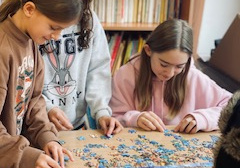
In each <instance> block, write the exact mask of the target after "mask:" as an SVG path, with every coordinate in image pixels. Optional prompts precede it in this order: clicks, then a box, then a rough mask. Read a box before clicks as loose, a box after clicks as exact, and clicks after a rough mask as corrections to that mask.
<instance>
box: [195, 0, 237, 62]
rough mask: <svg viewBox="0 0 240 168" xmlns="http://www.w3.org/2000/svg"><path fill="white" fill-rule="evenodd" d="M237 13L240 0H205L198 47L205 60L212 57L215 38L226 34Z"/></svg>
mask: <svg viewBox="0 0 240 168" xmlns="http://www.w3.org/2000/svg"><path fill="white" fill-rule="evenodd" d="M237 13H240V0H205V3H204V9H203V17H202V25H201V28H200V33H199V41H198V49H197V53H198V55H199V56H200V57H201V58H202V59H203V60H204V61H207V60H209V59H210V52H211V49H213V48H215V46H214V40H215V39H220V38H222V37H223V36H224V34H225V32H226V31H227V29H228V27H229V26H230V25H231V23H232V21H233V20H234V18H235V16H236V15H237Z"/></svg>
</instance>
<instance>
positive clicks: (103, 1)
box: [93, 0, 204, 74]
mask: <svg viewBox="0 0 240 168" xmlns="http://www.w3.org/2000/svg"><path fill="white" fill-rule="evenodd" d="M203 7H204V0H201V1H199V0H94V1H93V10H94V11H95V12H96V14H97V15H98V17H99V20H100V21H101V24H102V26H103V28H104V30H105V32H106V35H107V38H108V42H109V49H110V54H111V56H112V61H111V68H112V74H114V72H115V71H116V70H117V69H118V68H119V67H120V66H121V65H123V64H124V63H126V60H128V58H129V57H130V56H131V55H134V54H136V53H138V52H141V47H142V45H143V44H144V39H145V38H146V37H147V35H148V34H149V33H150V32H151V31H152V30H154V29H155V28H156V27H157V26H158V25H159V24H160V23H161V22H163V21H165V20H167V19H170V18H180V19H183V20H186V21H187V22H188V23H189V24H190V26H192V28H193V30H194V50H193V56H194V58H195V59H196V58H197V54H196V51H197V45H198V36H199V31H200V27H201V19H202V12H203ZM119 40H121V41H119ZM130 43H132V44H130ZM116 45H118V46H116ZM123 45H124V46H123ZM129 47H130V49H129ZM134 47H135V49H134ZM129 50H132V51H131V52H130V51H129ZM115 61H116V62H115ZM114 64H115V65H114Z"/></svg>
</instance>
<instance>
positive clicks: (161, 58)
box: [145, 49, 189, 81]
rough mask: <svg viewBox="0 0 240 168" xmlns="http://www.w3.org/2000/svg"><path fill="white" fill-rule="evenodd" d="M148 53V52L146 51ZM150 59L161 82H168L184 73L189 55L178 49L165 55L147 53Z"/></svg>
mask: <svg viewBox="0 0 240 168" xmlns="http://www.w3.org/2000/svg"><path fill="white" fill-rule="evenodd" d="M145 51H146V50H145ZM147 54H148V56H149V57H150V62H151V68H152V71H153V73H154V74H155V75H156V77H157V78H158V79H159V80H161V81H168V80H170V79H171V78H172V77H174V76H176V75H178V74H179V73H181V72H182V71H183V69H184V68H185V65H186V63H187V61H188V59H189V56H188V54H187V53H185V52H182V51H180V50H178V49H173V50H169V51H166V52H163V53H156V52H151V51H150V52H147Z"/></svg>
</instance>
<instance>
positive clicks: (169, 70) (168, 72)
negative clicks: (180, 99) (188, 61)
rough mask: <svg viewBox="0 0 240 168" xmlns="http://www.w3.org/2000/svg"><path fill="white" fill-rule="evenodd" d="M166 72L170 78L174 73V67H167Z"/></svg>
mask: <svg viewBox="0 0 240 168" xmlns="http://www.w3.org/2000/svg"><path fill="white" fill-rule="evenodd" d="M166 72H167V76H168V77H170V78H171V77H173V76H174V74H175V68H174V67H169V68H168V69H167V71H166Z"/></svg>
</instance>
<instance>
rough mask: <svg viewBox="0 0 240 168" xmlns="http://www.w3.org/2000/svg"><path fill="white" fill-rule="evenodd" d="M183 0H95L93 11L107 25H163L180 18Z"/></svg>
mask: <svg viewBox="0 0 240 168" xmlns="http://www.w3.org/2000/svg"><path fill="white" fill-rule="evenodd" d="M181 1H182V0H94V1H93V4H92V8H93V10H94V11H95V12H96V13H97V15H98V17H99V19H100V21H101V22H106V23H161V22H163V21H164V20H166V19H170V18H180V9H181V8H180V5H181Z"/></svg>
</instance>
